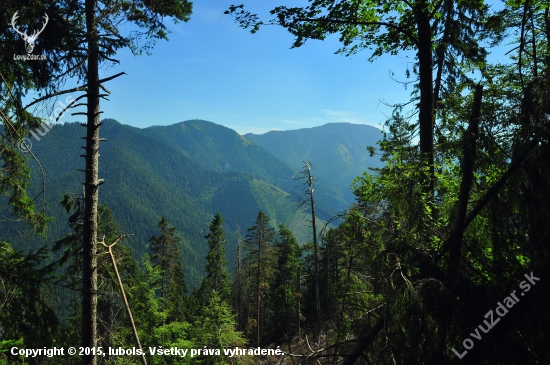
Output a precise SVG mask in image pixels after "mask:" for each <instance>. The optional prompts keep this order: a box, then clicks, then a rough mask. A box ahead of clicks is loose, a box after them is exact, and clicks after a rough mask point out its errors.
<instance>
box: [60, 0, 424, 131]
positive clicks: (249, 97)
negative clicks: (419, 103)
mask: <svg viewBox="0 0 550 365" xmlns="http://www.w3.org/2000/svg"><path fill="white" fill-rule="evenodd" d="M248 3H249V4H250V5H247V8H248V9H250V10H251V11H253V12H257V13H259V14H260V15H261V16H262V19H264V20H269V19H270V15H269V13H268V12H269V10H270V9H272V8H273V7H275V6H277V5H281V4H285V5H300V4H302V5H303V4H307V2H306V1H294V2H290V4H289V2H288V1H281V0H279V1H273V0H269V1H267V0H264V1H248ZM231 4H233V2H231V1H227V0H212V1H207V2H205V1H202V2H201V1H197V2H195V3H194V11H193V15H192V16H191V20H190V21H189V22H187V23H183V22H180V23H178V24H177V25H174V24H173V22H172V21H171V20H167V21H166V23H167V25H168V26H169V29H170V31H171V32H172V33H171V34H170V35H169V37H170V40H169V41H168V42H166V41H159V42H158V43H157V45H156V46H155V48H154V49H153V51H152V55H151V56H147V55H145V54H144V55H141V56H137V57H135V56H133V55H132V54H131V53H130V51H129V50H123V51H121V52H119V54H118V57H117V58H118V59H119V60H120V65H116V66H114V67H111V68H107V69H103V70H102V71H101V73H102V76H110V75H112V74H115V73H117V72H120V71H125V72H126V73H127V74H128V75H125V76H122V77H119V78H118V79H115V80H112V81H110V82H108V83H107V84H106V85H105V86H106V87H107V88H108V89H109V90H110V91H111V92H112V94H111V96H110V98H109V99H110V101H108V102H106V101H102V104H101V108H102V110H103V111H104V113H103V117H106V118H114V119H117V120H118V121H119V122H121V123H124V124H129V125H132V126H135V127H139V128H143V127H148V126H151V125H170V124H174V123H179V122H182V121H184V120H188V119H205V120H209V121H212V122H214V123H217V124H222V125H225V126H227V127H230V128H232V129H234V130H236V131H237V132H239V133H241V134H244V133H248V132H252V133H264V132H267V131H269V130H273V129H277V130H289V129H297V128H307V127H314V126H319V125H323V124H326V123H330V122H350V123H361V124H369V125H374V126H379V127H381V123H383V122H384V119H385V118H384V113H386V114H387V113H389V112H390V111H391V110H390V109H389V108H387V107H384V106H383V105H382V104H380V100H385V101H387V102H391V103H396V102H403V101H406V100H408V98H409V94H410V91H411V88H409V90H405V89H404V88H403V86H402V85H399V84H397V83H395V82H394V81H392V80H391V78H390V77H389V71H390V70H391V71H394V72H395V74H396V76H400V78H401V79H405V69H406V67H407V62H412V61H413V59H412V58H411V56H409V58H406V57H405V56H400V57H399V56H393V57H390V56H387V57H383V58H381V59H378V60H376V61H375V62H374V63H370V62H368V60H367V59H368V57H369V55H370V53H369V52H368V51H363V52H361V53H360V54H358V55H355V56H353V57H345V56H342V55H335V54H334V52H335V51H336V50H337V49H338V48H339V46H340V44H339V42H338V40H337V38H336V37H333V38H330V39H327V40H325V41H308V42H306V44H305V45H304V46H302V47H301V48H297V49H290V46H291V44H292V40H293V38H292V36H291V35H290V34H289V33H288V32H286V31H285V30H284V29H283V28H281V27H278V26H265V27H263V28H262V29H261V30H260V32H259V33H257V34H250V33H249V32H248V31H247V30H243V29H241V28H239V27H238V26H237V24H235V23H234V21H233V18H232V17H231V16H229V15H224V14H223V12H224V10H226V9H227V8H228V7H229V5H231ZM62 120H65V121H76V120H78V119H77V118H76V117H70V116H67V115H66V116H65V117H64V118H63V119H62Z"/></svg>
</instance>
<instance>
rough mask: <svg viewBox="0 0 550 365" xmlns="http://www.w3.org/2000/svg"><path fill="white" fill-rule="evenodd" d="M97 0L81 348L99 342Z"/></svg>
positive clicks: (86, 363) (91, 46) (87, 360)
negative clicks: (97, 325)
mask: <svg viewBox="0 0 550 365" xmlns="http://www.w3.org/2000/svg"><path fill="white" fill-rule="evenodd" d="M96 2H97V0H86V3H85V11H86V38H87V43H88V65H87V66H88V70H87V80H88V90H87V92H88V94H87V100H88V104H87V123H86V148H85V149H86V155H85V159H86V171H85V183H84V191H85V197H84V226H83V242H82V256H83V267H82V347H86V348H95V347H96V344H97V329H96V321H97V203H98V188H99V181H98V170H99V166H98V163H99V161H98V159H99V153H98V152H99V125H100V123H99V72H98V65H99V46H98V33H97V23H96V18H95V8H96V5H97V4H96ZM93 353H95V351H90V354H89V355H84V356H82V364H83V365H95V364H96V363H97V359H96V357H95V356H94V355H93Z"/></svg>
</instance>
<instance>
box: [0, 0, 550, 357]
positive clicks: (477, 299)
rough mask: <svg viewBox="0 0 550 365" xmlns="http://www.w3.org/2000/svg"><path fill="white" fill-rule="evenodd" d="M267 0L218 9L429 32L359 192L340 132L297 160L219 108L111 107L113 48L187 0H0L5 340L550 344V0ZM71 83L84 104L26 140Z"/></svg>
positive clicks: (161, 346) (260, 26)
mask: <svg viewBox="0 0 550 365" xmlns="http://www.w3.org/2000/svg"><path fill="white" fill-rule="evenodd" d="M243 1H247V0H243ZM285 2H286V3H287V5H285ZM253 3H254V2H253V1H249V4H246V3H245V4H231V3H228V4H227V5H226V6H225V9H226V10H225V13H224V14H222V16H223V17H224V19H230V20H231V21H232V22H233V23H234V28H235V29H236V31H239V32H243V33H246V32H250V33H253V34H254V33H262V32H265V30H264V29H265V28H266V27H268V26H272V27H278V28H282V29H284V30H285V33H288V34H290V35H291V37H292V39H293V42H292V43H291V44H288V47H291V48H301V49H303V48H307V47H309V46H310V43H311V42H312V41H317V42H318V43H319V44H324V43H323V41H325V40H326V39H328V38H330V37H333V36H336V37H337V39H338V40H339V45H340V49H338V50H335V49H331V48H330V47H327V48H326V57H344V58H345V57H347V56H354V55H357V54H358V53H360V52H363V53H368V55H369V56H370V61H372V62H373V63H376V62H378V61H379V59H380V58H382V57H386V56H391V57H398V55H399V54H403V53H406V54H408V55H411V60H412V61H413V62H410V63H409V64H408V66H407V68H406V70H399V72H401V71H402V72H401V73H402V74H403V75H405V76H403V77H404V78H401V76H402V75H401V76H399V78H398V77H397V76H395V75H394V76H395V80H396V81H389V82H393V83H395V87H401V88H403V87H407V85H408V92H409V94H408V95H409V99H408V100H402V101H401V102H400V103H399V104H392V105H390V107H391V110H392V112H391V113H390V114H388V115H386V118H385V125H384V128H383V131H382V132H381V133H380V134H379V135H378V134H376V135H375V137H376V138H375V140H376V144H371V143H370V142H367V141H365V142H359V143H360V148H359V149H360V150H361V151H362V152H361V153H363V152H365V153H369V156H370V157H372V158H373V159H376V160H377V161H379V164H377V165H373V167H364V168H362V171H361V173H357V174H355V175H354V176H353V178H349V179H348V177H347V176H348V175H345V176H346V179H347V181H345V182H344V185H346V186H347V187H349V186H351V193H349V195H350V197H351V198H350V200H346V196H345V194H344V195H342V194H340V193H335V192H334V191H336V190H334V184H336V183H333V182H330V183H328V182H327V181H328V180H327V179H328V178H331V177H332V178H334V179H336V178H338V177H341V176H344V175H343V173H340V172H339V171H343V170H339V169H340V168H341V166H340V165H342V166H343V165H344V162H341V163H340V162H336V163H334V162H333V161H344V157H345V156H344V155H345V153H344V152H346V151H344V150H343V147H342V146H343V145H339V147H338V148H339V150H338V151H340V152H338V153H340V155H338V154H337V153H336V152H335V153H334V154H333V157H335V156H336V157H338V158H341V159H340V160H331V159H329V157H323V159H321V160H320V162H319V161H317V162H315V163H311V159H310V158H309V157H307V158H306V157H303V158H302V157H300V156H299V154H296V156H298V157H296V158H297V159H298V160H300V161H301V162H300V163H299V166H296V164H295V163H294V164H293V165H292V166H291V163H290V162H287V161H285V160H284V158H285V156H287V157H288V156H289V155H290V153H291V152H292V151H293V150H292V148H294V146H291V145H290V144H288V145H285V146H283V147H281V146H279V147H277V146H275V147H274V145H271V146H269V145H268V144H267V142H265V141H264V145H262V147H260V145H261V143H260V142H261V141H260V137H261V136H253V135H251V136H248V135H246V136H241V135H238V134H237V133H236V132H233V131H230V130H229V129H227V128H225V129H222V128H221V127H220V126H216V125H214V124H213V123H209V122H205V121H188V122H185V123H182V124H181V125H178V126H177V128H179V131H180V132H181V133H182V134H183V133H201V134H200V136H202V137H201V138H203V139H199V137H193V138H189V139H187V140H185V141H184V142H182V141H178V140H177V138H179V137H178V136H179V134H177V133H176V132H174V131H175V129H159V128H157V129H154V128H153V129H150V130H148V132H147V133H145V132H143V131H140V130H137V129H135V130H133V131H132V130H130V129H127V130H128V132H127V134H124V133H122V132H117V131H121V130H123V128H126V127H123V126H122V125H120V123H118V122H116V121H113V120H110V119H104V118H109V116H108V115H105V114H102V113H103V111H102V105H104V104H105V103H108V102H109V95H110V94H111V91H109V88H110V86H109V82H111V81H112V80H115V79H119V78H122V77H127V75H125V73H124V72H117V73H111V74H109V68H108V67H109V66H110V65H113V64H117V63H119V61H118V59H117V58H118V55H119V54H120V52H124V51H130V52H132V53H133V54H134V55H135V56H136V57H147V56H145V55H144V56H139V55H140V54H142V53H154V52H155V44H156V43H160V42H166V41H168V42H170V40H169V38H170V36H171V35H170V34H169V33H170V32H169V31H168V28H167V24H168V22H181V23H185V24H190V23H191V22H193V10H194V8H193V5H194V4H192V3H191V2H190V1H188V0H41V1H36V0H3V1H2V3H1V4H0V23H1V25H2V27H0V45H1V47H0V364H36V365H38V364H44V365H49V364H67V365H72V364H75V365H76V364H81V365H100V364H103V365H115V364H120V365H125V364H143V365H146V364H150V365H151V364H155V365H172V364H243V365H248V364H280V365H283V364H284V365H290V364H292V365H298V364H312V365H313V364H319V365H325V364H326V365H328V364H334V365H335V364H340V365H351V364H365V365H370V364H377V365H385V364H387V365H389V364H392V365H412V364H426V365H428V364H429V365H442V364H482V365H523V364H550V346H549V345H550V328H549V324H550V140H549V138H550V4H549V3H548V2H547V1H537V0H506V1H497V2H494V3H493V2H489V1H484V0H459V1H456V0H437V1H436V0H303V1H285V0H280V1H279V3H280V4H278V3H277V2H274V5H275V6H272V7H271V8H272V10H271V12H270V15H267V16H265V15H257V14H255V12H254V10H252V9H253ZM288 3H292V6H290V5H288ZM297 3H300V4H299V5H296V4H297ZM28 24H33V26H30V27H29V26H28ZM121 24H123V25H121ZM241 28H242V29H241ZM33 32H34V33H33ZM249 36H250V37H251V39H252V37H254V36H253V35H249ZM331 39H332V38H331ZM174 47H176V45H174ZM293 51H295V50H292V49H290V50H288V52H293ZM335 51H336V53H337V54H340V55H339V56H338V55H334V54H333V53H334V52H335ZM189 52H192V50H189ZM495 54H499V55H500V56H498V57H495V56H494V55H495ZM44 60H45V61H44ZM121 66H122V67H124V64H122V65H121ZM102 70H107V71H106V72H107V73H108V75H109V76H103V75H104V72H103V71H102ZM143 72H147V70H144V71H143ZM167 72H168V70H167ZM319 77H323V75H319ZM400 80H405V81H400ZM69 81H71V82H69ZM73 81H74V85H75V86H67V85H73V83H72V82H73ZM372 87H376V85H365V88H372ZM338 92H339V91H338V89H337V88H335V89H334V93H338ZM68 95H72V97H71V98H66V97H67V96H68ZM57 100H65V103H64V104H62V108H61V109H62V110H61V112H62V113H65V112H67V113H68V114H72V116H74V117H75V118H81V119H79V121H80V122H79V123H78V124H77V123H74V124H68V125H64V126H56V127H55V128H53V129H52V131H51V132H48V135H47V136H44V134H41V136H43V137H42V138H43V139H44V140H43V141H41V142H40V143H38V142H36V143H35V145H36V146H33V148H32V149H31V146H30V145H28V141H30V140H32V141H33V142H34V141H35V140H34V139H32V138H33V137H31V136H34V135H36V133H35V131H38V130H41V129H40V128H43V126H44V125H45V124H44V123H45V122H44V119H43V115H38V114H37V113H35V110H36V107H37V106H44V107H52V109H53V106H52V105H54V103H57ZM55 105H59V104H55ZM55 122H56V121H55V120H53V121H50V122H49V123H55ZM49 125H50V126H51V124H49ZM167 128H168V127H167ZM170 128H171V127H170ZM174 128H176V127H174ZM46 132H47V131H46ZM46 132H44V133H46ZM50 133H51V135H50ZM132 133H133V134H132ZM178 133H179V132H178ZM281 133H285V132H281ZM300 133H303V138H302V137H300V138H301V139H300V141H303V143H304V145H305V146H306V147H307V146H309V145H307V143H310V142H311V143H313V142H314V141H316V140H315V139H316V138H317V137H315V136H314V135H313V134H311V133H310V132H308V130H303V131H302V132H300ZM331 133H333V132H331ZM373 133H374V132H373ZM349 134H350V135H352V134H353V133H349ZM107 135H108V138H106V136H107ZM332 135H334V134H332ZM52 136H56V138H55V139H52V140H51V141H49V140H48V138H50V137H52ZM193 136H199V134H196V135H193ZM52 138H53V137H52ZM216 138H217V139H216ZM350 138H351V137H350ZM212 140H215V141H222V142H223V143H222V142H220V143H217V142H216V143H211V141H212ZM61 141H63V143H61ZM206 141H210V142H208V143H210V144H207V142H206ZM288 141H290V139H289V140H288ZM178 143H179V144H178ZM193 143H194V144H193ZM270 143H273V144H274V143H275V142H270ZM296 143H298V142H296ZM319 143H321V142H319ZM322 143H324V145H325V148H326V149H327V151H328V148H329V146H330V138H329V139H327V140H326V141H324V142H322ZM161 144H162V145H163V146H169V147H166V148H167V149H166V150H164V151H165V152H163V153H162V154H161V153H160V150H159V148H156V147H155V146H157V145H161ZM222 145H223V147H219V149H217V150H216V148H217V146H222ZM46 146H49V147H48V148H46ZM140 148H141V149H140ZM191 148H193V151H195V152H193V153H192V152H189V151H191ZM269 148H272V149H271V150H270V149H269ZM277 148H279V149H277ZM296 148H297V147H296ZM307 148H309V147H307ZM100 149H101V154H100ZM264 149H265V150H264ZM144 150H145V151H146V152H145V153H143V151H144ZM168 150H169V151H171V152H170V153H168V152H166V151H168ZM268 150H269V151H270V152H269V153H268V152H266V151H268ZM182 151H183V152H182ZM277 151H279V152H277ZM342 151H344V152H342ZM284 153H286V154H287V155H284ZM331 153H332V152H331ZM346 153H347V152H346ZM327 156H328V152H327ZM341 156H344V157H341ZM346 156H347V155H346ZM336 157H335V158H336ZM311 158H313V157H311ZM346 158H347V157H346ZM54 160H55V161H57V162H55V163H56V164H55V165H54V162H53V161H54ZM176 160H177V161H178V162H177V163H176V162H175V161H176ZM348 160H349V158H348ZM228 161H229V162H228ZM323 161H325V163H326V164H327V165H326V166H324V167H323ZM346 161H347V160H346ZM237 162H238V163H237ZM73 164H75V166H76V168H74V169H73V167H72V166H73ZM329 164H330V165H329ZM214 165H215V166H216V168H213V167H212V166H214ZM69 166H70V168H69ZM289 166H291V167H292V168H291V167H289ZM210 167H212V168H211V169H209V168H210ZM323 168H325V169H326V170H322V169H323ZM69 170H70V171H69ZM77 170H78V171H77ZM152 171H155V173H154V174H153V173H152ZM323 171H325V172H323ZM323 173H324V174H325V175H323V176H322V177H320V178H319V179H317V178H316V176H321V175H322V174H323ZM331 175H333V176H331ZM324 176H327V177H326V178H325V177H324ZM56 179H57V180H56ZM323 179H324V180H323ZM348 180H349V181H348ZM334 181H336V180H334ZM331 184H332V185H331ZM110 189H111V190H110ZM293 189H294V190H293ZM331 189H333V190H331ZM347 191H348V192H349V191H350V190H349V189H348V190H347ZM338 194H340V195H338ZM288 202H291V203H288ZM152 207H154V209H153V208H152ZM54 215H55V219H54ZM147 227H152V230H148V229H147Z"/></svg>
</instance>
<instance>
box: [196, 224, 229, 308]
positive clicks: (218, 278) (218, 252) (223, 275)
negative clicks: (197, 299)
mask: <svg viewBox="0 0 550 365" xmlns="http://www.w3.org/2000/svg"><path fill="white" fill-rule="evenodd" d="M222 223H223V218H222V216H221V214H220V213H216V215H215V216H214V219H213V220H212V223H211V224H210V233H208V234H207V235H206V236H204V238H206V239H207V240H208V246H209V248H210V250H209V251H208V254H207V255H206V261H207V263H206V277H205V278H204V280H203V281H202V285H201V288H200V293H201V294H202V296H204V297H205V298H206V297H209V296H210V295H211V294H212V292H214V291H215V292H217V293H218V295H219V296H220V298H221V299H222V300H228V299H229V297H230V292H231V287H230V283H229V275H228V273H227V260H226V259H225V244H226V239H225V236H224V234H223V228H222Z"/></svg>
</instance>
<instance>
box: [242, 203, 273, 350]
mask: <svg viewBox="0 0 550 365" xmlns="http://www.w3.org/2000/svg"><path fill="white" fill-rule="evenodd" d="M274 239H275V229H274V228H273V227H270V226H269V217H268V216H267V215H266V214H265V213H264V212H262V211H261V210H260V212H259V213H258V216H257V217H256V221H255V222H254V225H253V226H252V227H250V228H249V229H248V234H247V235H246V241H245V243H246V248H247V249H248V250H249V256H248V260H247V264H248V269H249V270H250V274H251V275H254V279H253V281H252V282H251V284H252V285H253V287H254V288H253V289H252V290H250V291H249V292H250V293H251V294H252V293H254V295H253V297H251V298H250V299H251V300H250V304H251V305H252V306H253V309H252V310H250V311H249V320H248V323H249V324H248V326H247V327H248V332H249V334H251V333H252V330H253V329H255V332H256V339H255V341H254V342H255V345H259V344H260V341H261V338H262V333H263V331H264V318H265V304H266V303H265V299H266V296H267V294H268V291H269V279H270V277H271V275H272V266H273V264H272V261H273V255H272V246H273V241H274ZM252 315H253V316H254V317H255V318H250V316H252Z"/></svg>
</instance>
